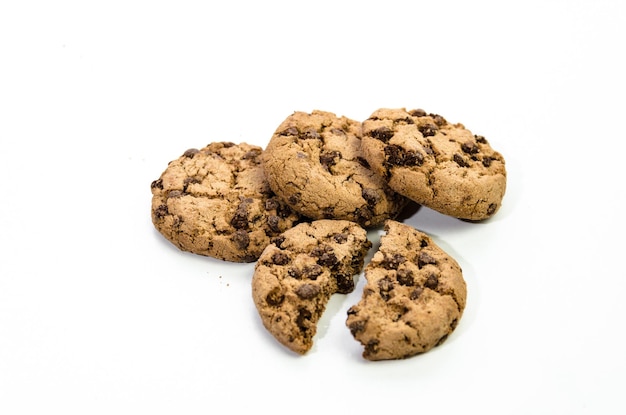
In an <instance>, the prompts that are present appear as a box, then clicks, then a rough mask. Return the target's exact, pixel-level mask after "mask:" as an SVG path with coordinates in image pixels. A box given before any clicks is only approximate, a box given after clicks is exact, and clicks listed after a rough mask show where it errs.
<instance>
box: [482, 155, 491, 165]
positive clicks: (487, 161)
mask: <svg viewBox="0 0 626 415" xmlns="http://www.w3.org/2000/svg"><path fill="white" fill-rule="evenodd" d="M491 160H492V158H491V157H489V156H485V157H483V166H485V167H490V166H491Z"/></svg>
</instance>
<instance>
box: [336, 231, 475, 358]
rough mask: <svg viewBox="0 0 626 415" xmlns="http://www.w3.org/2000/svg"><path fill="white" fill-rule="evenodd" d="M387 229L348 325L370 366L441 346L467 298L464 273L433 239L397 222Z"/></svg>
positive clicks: (459, 316) (349, 312) (369, 268)
mask: <svg viewBox="0 0 626 415" xmlns="http://www.w3.org/2000/svg"><path fill="white" fill-rule="evenodd" d="M384 229H385V232H386V234H384V235H383V236H381V240H380V242H381V244H380V248H379V249H378V251H377V252H376V253H375V254H374V256H373V258H372V260H371V261H370V263H369V264H368V265H367V266H366V267H365V278H366V283H365V286H364V288H363V293H362V297H361V299H360V301H359V302H358V303H357V304H356V305H354V306H352V307H351V308H350V309H349V310H348V317H347V320H346V325H347V326H348V328H349V329H350V332H351V333H352V335H353V336H354V338H355V339H356V340H357V341H359V342H360V343H361V344H362V345H363V346H364V351H363V357H364V358H365V359H368V360H388V359H403V358H407V357H410V356H413V355H416V354H419V353H424V352H427V351H428V350H430V349H432V348H433V347H435V346H438V345H440V344H441V343H442V342H443V341H444V340H445V339H446V338H447V337H448V335H449V334H450V333H451V332H452V331H453V330H454V329H455V327H456V326H457V324H458V323H459V320H460V319H461V316H462V314H463V310H464V309H465V302H466V297H467V289H466V284H465V280H464V279H463V275H462V271H461V267H460V266H459V264H458V263H457V262H456V261H455V260H454V259H453V258H452V257H451V256H450V255H448V254H447V253H446V252H444V251H443V250H442V249H441V248H439V247H438V246H437V245H436V244H435V243H434V242H433V241H432V239H431V238H430V237H429V236H428V235H426V234H424V233H422V232H420V231H418V230H416V229H415V228H413V227H411V226H408V225H404V224H401V223H399V222H396V221H392V220H389V221H387V222H386V223H385V227H384Z"/></svg>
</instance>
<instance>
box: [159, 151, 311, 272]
mask: <svg viewBox="0 0 626 415" xmlns="http://www.w3.org/2000/svg"><path fill="white" fill-rule="evenodd" d="M261 154H262V148H261V147H258V146H253V145H249V144H246V143H241V144H234V143H229V142H215V143H211V144H209V145H207V146H206V147H204V148H202V149H199V150H198V149H190V150H187V151H186V152H185V153H184V154H183V155H182V156H181V157H179V158H178V159H176V160H174V161H171V162H170V163H169V164H168V166H167V168H166V170H165V171H164V172H163V173H162V174H161V177H160V178H159V179H157V180H155V181H153V182H152V185H151V190H152V222H153V223H154V226H155V227H156V229H157V230H158V231H159V232H160V233H161V234H162V235H163V236H164V237H165V238H166V239H168V240H169V241H170V242H172V243H173V244H174V245H176V246H177V247H178V248H180V249H181V250H183V251H189V252H193V253H195V254H199V255H206V256H210V257H214V258H218V259H223V260H226V261H233V262H252V261H255V260H256V259H257V258H258V257H259V255H260V254H261V252H262V251H263V249H264V248H265V247H266V246H267V245H268V244H269V243H270V238H272V237H273V236H276V235H278V234H280V233H281V232H283V231H285V230H286V229H289V228H291V227H292V226H293V225H294V224H295V223H296V222H297V221H298V220H299V215H298V214H296V213H295V212H293V211H292V210H291V209H290V208H289V207H288V206H287V205H285V204H284V203H283V202H282V201H280V199H278V198H277V197H276V195H275V194H274V193H273V192H272V191H271V189H270V187H269V185H268V183H267V180H266V178H265V173H264V170H263V167H262V164H261Z"/></svg>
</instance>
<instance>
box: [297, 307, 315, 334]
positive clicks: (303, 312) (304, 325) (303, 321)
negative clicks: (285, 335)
mask: <svg viewBox="0 0 626 415" xmlns="http://www.w3.org/2000/svg"><path fill="white" fill-rule="evenodd" d="M312 317H313V314H312V313H311V312H310V311H309V310H307V309H306V308H304V307H302V308H300V309H299V310H298V317H296V324H297V325H298V328H299V329H300V330H301V331H307V330H309V327H310V321H311V318H312Z"/></svg>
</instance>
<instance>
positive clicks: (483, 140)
mask: <svg viewBox="0 0 626 415" xmlns="http://www.w3.org/2000/svg"><path fill="white" fill-rule="evenodd" d="M474 138H475V139H476V142H477V143H480V144H487V139H486V138H485V137H483V136H482V135H474Z"/></svg>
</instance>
